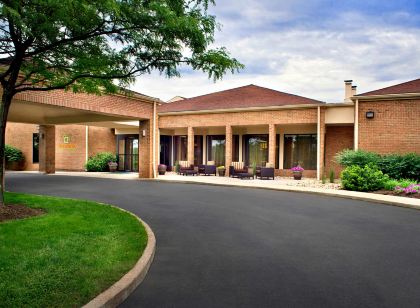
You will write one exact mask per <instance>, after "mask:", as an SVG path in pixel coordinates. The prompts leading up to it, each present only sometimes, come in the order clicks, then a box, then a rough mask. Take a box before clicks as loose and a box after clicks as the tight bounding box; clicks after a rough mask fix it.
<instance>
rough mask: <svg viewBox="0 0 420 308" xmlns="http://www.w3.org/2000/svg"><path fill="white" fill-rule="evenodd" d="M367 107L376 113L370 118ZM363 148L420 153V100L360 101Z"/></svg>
mask: <svg viewBox="0 0 420 308" xmlns="http://www.w3.org/2000/svg"><path fill="white" fill-rule="evenodd" d="M367 111H374V112H375V117H374V118H373V119H370V120H369V119H366V112H367ZM359 149H362V150H368V151H374V152H377V153H380V154H387V153H395V152H398V153H407V152H416V153H420V100H418V99H417V100H393V101H376V102H375V101H370V102H369V101H366V102H359Z"/></svg>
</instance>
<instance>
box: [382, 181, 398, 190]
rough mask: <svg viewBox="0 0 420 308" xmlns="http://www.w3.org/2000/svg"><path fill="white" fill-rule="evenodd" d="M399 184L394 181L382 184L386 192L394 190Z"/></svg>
mask: <svg viewBox="0 0 420 308" xmlns="http://www.w3.org/2000/svg"><path fill="white" fill-rule="evenodd" d="M398 184H399V182H398V181H397V180H394V179H389V180H388V181H386V182H385V183H384V189H386V190H394V188H395V187H396V186H398Z"/></svg>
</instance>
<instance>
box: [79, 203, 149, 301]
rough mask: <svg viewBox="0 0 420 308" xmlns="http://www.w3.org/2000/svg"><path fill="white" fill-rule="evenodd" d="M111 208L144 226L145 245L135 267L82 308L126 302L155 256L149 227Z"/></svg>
mask: <svg viewBox="0 0 420 308" xmlns="http://www.w3.org/2000/svg"><path fill="white" fill-rule="evenodd" d="M111 206H112V205H111ZM112 207H115V208H117V209H119V210H121V211H123V212H126V213H129V214H130V215H132V216H134V217H136V218H137V220H138V221H139V222H140V223H141V224H142V225H143V226H144V229H145V230H146V233H147V245H146V248H145V249H144V251H143V254H142V255H141V257H140V259H138V261H137V263H136V265H134V267H133V268H132V269H131V270H130V271H129V272H128V273H126V274H125V275H124V276H123V277H122V278H121V279H120V280H118V281H117V282H116V283H114V284H113V285H112V286H110V287H109V288H108V289H106V290H105V291H104V292H102V293H101V294H99V295H98V296H96V297H95V298H94V299H92V300H91V301H90V302H89V303H87V304H86V305H84V306H83V307H84V308H97V307H104V308H110V307H117V306H118V305H119V304H121V303H122V302H123V301H124V300H126V299H127V297H128V296H129V295H130V294H131V293H132V292H133V291H134V290H135V289H136V288H137V287H138V286H139V284H140V283H141V282H142V281H143V280H144V278H145V277H146V274H147V272H148V271H149V268H150V265H151V264H152V262H153V258H154V256H155V250H156V238H155V234H154V233H153V231H152V229H151V228H150V227H149V225H148V224H147V223H145V222H144V221H143V220H141V219H140V218H139V217H138V216H136V215H135V214H133V213H131V212H129V211H126V210H124V209H121V208H119V207H116V206H112Z"/></svg>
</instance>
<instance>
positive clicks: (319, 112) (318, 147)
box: [316, 107, 321, 180]
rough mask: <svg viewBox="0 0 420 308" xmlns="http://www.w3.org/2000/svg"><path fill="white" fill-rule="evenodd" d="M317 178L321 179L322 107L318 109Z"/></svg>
mask: <svg viewBox="0 0 420 308" xmlns="http://www.w3.org/2000/svg"><path fill="white" fill-rule="evenodd" d="M316 134H317V135H316V178H317V179H318V180H319V179H320V176H321V174H320V172H319V171H320V170H319V163H320V159H321V107H318V119H317V129H316Z"/></svg>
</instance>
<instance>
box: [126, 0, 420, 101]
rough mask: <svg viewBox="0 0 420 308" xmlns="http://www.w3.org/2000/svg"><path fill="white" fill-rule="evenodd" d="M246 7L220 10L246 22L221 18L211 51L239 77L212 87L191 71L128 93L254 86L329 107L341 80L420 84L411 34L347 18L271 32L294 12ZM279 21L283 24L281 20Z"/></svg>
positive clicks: (356, 16) (150, 79) (141, 83)
mask: <svg viewBox="0 0 420 308" xmlns="http://www.w3.org/2000/svg"><path fill="white" fill-rule="evenodd" d="M251 2H252V1H250V0H248V1H244V2H243V3H244V4H243V5H244V8H243V9H240V8H238V7H237V6H236V7H235V6H229V5H228V6H227V7H226V11H224V12H225V13H224V14H223V15H222V17H223V16H224V18H226V16H231V14H235V12H238V11H239V12H240V13H241V16H246V17H247V20H241V19H238V18H233V17H232V18H231V19H230V20H223V19H222V23H224V28H223V31H222V32H221V33H219V34H218V35H217V43H218V45H222V46H226V47H227V48H228V49H229V50H230V51H231V53H232V55H233V56H234V57H236V58H237V59H239V60H240V61H241V62H243V63H244V64H245V65H246V67H247V68H246V69H245V70H244V71H243V72H242V73H240V74H237V75H233V76H232V75H228V76H226V77H225V78H224V80H222V81H218V82H217V83H213V82H212V81H211V80H208V79H207V77H206V76H205V75H204V74H201V73H198V72H192V73H187V74H185V75H184V76H183V77H182V78H176V79H170V80H168V79H166V78H164V77H162V76H159V75H158V74H152V75H150V76H143V77H141V78H139V79H138V81H137V83H136V85H135V86H134V87H133V89H135V90H137V91H140V92H143V93H145V94H148V95H152V96H156V97H159V98H161V99H163V100H167V99H169V98H171V97H173V96H176V95H181V96H186V97H192V96H196V95H201V94H206V93H210V92H213V91H218V90H223V89H229V88H233V87H237V86H243V85H246V84H250V83H254V84H258V85H261V86H265V87H269V88H273V89H276V90H280V91H286V92H291V93H294V94H298V95H303V96H308V97H311V98H315V99H319V100H323V101H329V102H336V101H340V100H342V98H343V95H344V93H343V87H344V86H343V80H344V79H353V80H354V81H355V82H356V84H358V85H359V89H358V90H359V93H361V92H365V91H368V90H372V89H375V88H380V87H384V86H388V85H392V84H396V83H399V82H404V81H407V80H410V79H414V78H418V77H420V76H419V75H418V74H419V73H418V72H420V29H419V28H416V27H403V26H401V25H398V24H387V23H386V21H385V20H381V19H380V18H379V17H375V18H370V16H366V15H364V14H361V13H357V12H355V11H351V12H343V13H341V14H337V15H336V16H335V17H334V18H332V19H329V20H326V21H325V22H323V23H322V25H321V24H320V26H319V27H314V26H308V25H306V24H300V23H298V24H296V25H294V26H290V25H289V26H287V27H277V28H273V27H272V26H269V25H270V24H271V23H272V22H273V20H275V19H276V18H277V17H278V16H280V17H281V15H282V14H283V15H284V14H285V13H284V12H289V11H290V12H291V13H290V16H289V17H290V18H292V17H293V18H295V17H296V15H294V11H293V10H292V9H290V8H295V7H294V6H292V5H291V4H290V3H288V2H286V4H288V6H289V7H288V8H287V10H285V11H284V12H283V13H282V14H279V13H277V12H276V11H273V10H270V9H271V7H270V6H263V5H262V4H258V5H254V6H251ZM237 5H240V4H237ZM233 9H236V11H235V12H234V11H233ZM270 11H271V13H270ZM406 14H407V13H404V12H395V15H396V16H394V19H398V18H399V17H401V16H405V17H404V18H408V17H407V16H406ZM263 16H265V19H264V18H262V17H263ZM388 16H389V14H388ZM281 18H283V19H282V21H284V20H288V16H286V15H284V17H281ZM391 20H392V18H391ZM241 25H243V26H244V27H245V28H247V29H248V28H250V25H251V29H254V31H248V32H246V33H244V32H243V31H242V30H241ZM252 27H254V28H252Z"/></svg>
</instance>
